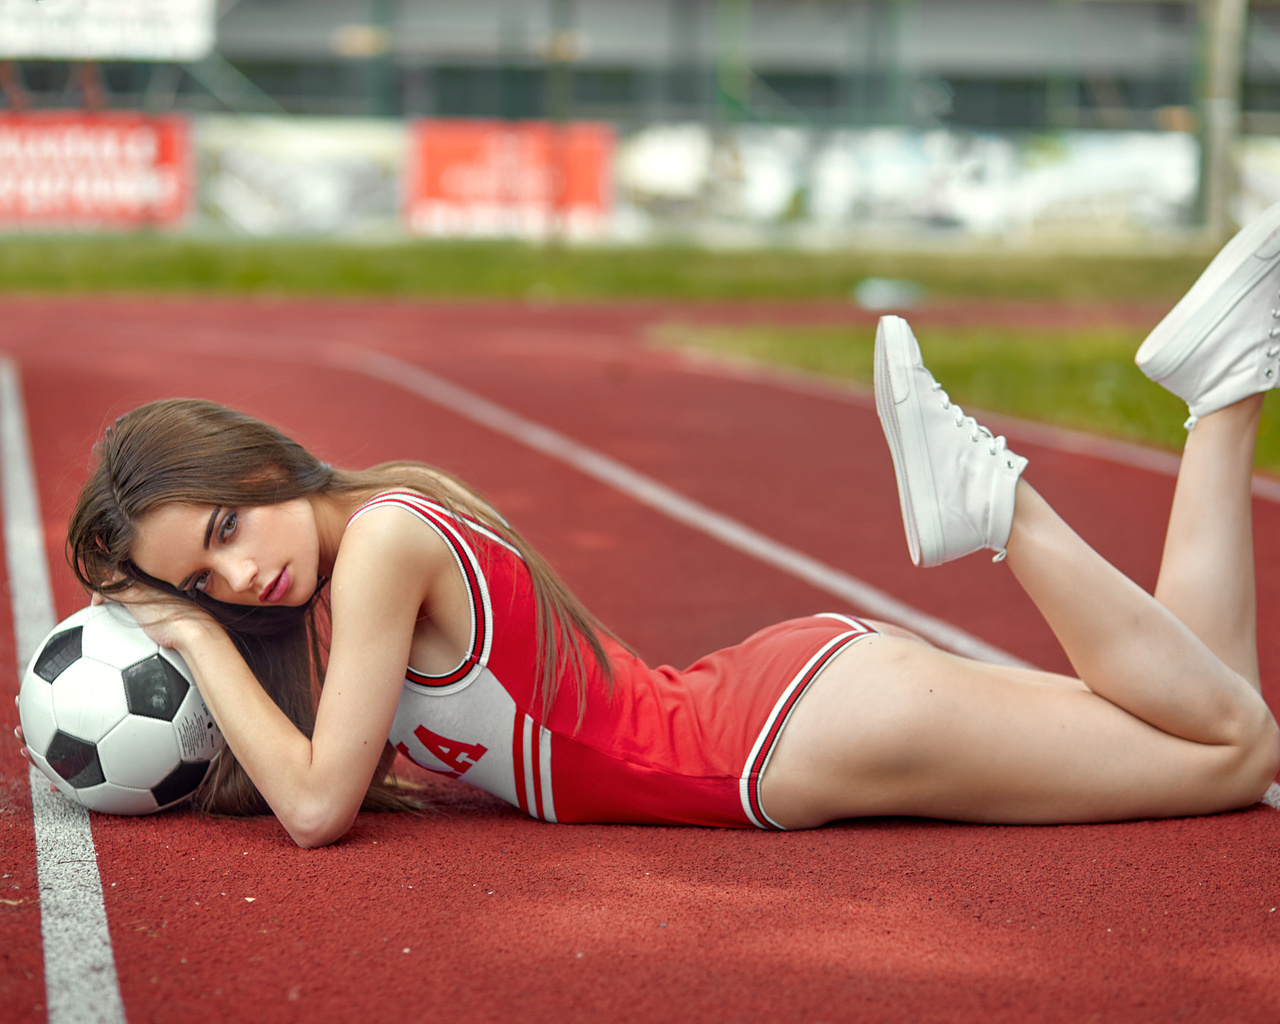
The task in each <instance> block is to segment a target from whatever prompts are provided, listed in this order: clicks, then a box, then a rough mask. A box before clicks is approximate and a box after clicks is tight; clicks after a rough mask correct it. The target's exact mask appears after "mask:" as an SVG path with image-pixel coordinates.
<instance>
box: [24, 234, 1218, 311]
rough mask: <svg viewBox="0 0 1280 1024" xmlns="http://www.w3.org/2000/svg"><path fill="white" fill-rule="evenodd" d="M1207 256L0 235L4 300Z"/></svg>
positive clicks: (1116, 280)
mask: <svg viewBox="0 0 1280 1024" xmlns="http://www.w3.org/2000/svg"><path fill="white" fill-rule="evenodd" d="M1205 260H1206V254H1204V253H1198V252H1180V253H1175V254H1170V255H1158V256H1150V255H1148V256H1122V255H1105V256H1098V255H1094V256H1085V255H1054V254H1049V253H1027V252H1010V251H1007V250H993V251H990V252H978V253H974V252H968V251H966V252H957V253H949V252H915V253H908V252H898V251H895V252H870V251H862V250H842V251H839V252H807V251H782V250H750V251H737V250H735V251H729V252H721V251H710V250H706V249H698V248H693V247H675V246H671V247H660V246H659V247H636V248H578V247H572V248H571V247H565V246H555V245H546V246H537V245H523V244H517V243H508V242H405V243H387V244H377V245H373V244H363V245H352V244H344V243H339V242H331V241H324V240H270V241H239V240H225V239H223V240H215V239H203V238H191V237H181V236H171V235H162V234H151V235H146V234H144V235H91V236H40V237H32V236H21V235H18V236H7V237H0V292H45V293H48V292H73V291H74V292H85V291H90V292H103V291H124V292H225V293H233V294H245V293H254V294H259V293H271V294H286V295H287V294H299V295H341V296H361V295H379V296H416V297H436V298H475V299H516V300H522V299H526V298H529V297H537V298H540V299H543V300H547V299H553V300H561V301H579V300H602V299H693V300H716V299H718V300H738V301H750V300H814V299H824V300H836V301H844V300H846V299H847V297H848V295H849V291H850V289H851V288H852V286H853V285H855V284H856V283H857V282H858V281H861V280H862V279H864V278H866V277H895V278H908V279H910V280H913V281H916V282H918V283H920V284H921V285H923V286H924V288H925V290H926V293H927V294H928V295H929V296H930V297H934V298H957V297H962V298H975V299H978V298H982V299H990V298H1003V299H1024V300H1025V299H1041V300H1063V301H1077V302H1115V301H1130V300H1142V299H1150V300H1171V299H1175V298H1176V297H1177V296H1178V295H1180V294H1182V292H1183V291H1185V290H1186V288H1187V287H1188V286H1189V285H1190V283H1191V282H1192V281H1193V280H1195V277H1196V276H1197V274H1198V273H1199V272H1200V270H1201V269H1202V268H1203V266H1204V263H1205Z"/></svg>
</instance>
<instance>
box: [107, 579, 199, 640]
mask: <svg viewBox="0 0 1280 1024" xmlns="http://www.w3.org/2000/svg"><path fill="white" fill-rule="evenodd" d="M108 600H110V601H118V602H119V603H120V604H122V605H124V606H125V607H126V608H128V609H129V612H130V614H132V615H133V617H134V618H135V619H137V621H138V625H139V626H141V627H142V630H143V632H145V633H146V634H147V636H149V637H150V638H151V639H152V640H154V641H155V642H156V643H157V644H159V645H160V646H161V647H166V648H168V649H170V650H174V651H178V653H179V654H181V653H182V649H183V647H184V645H185V643H186V642H187V640H188V639H189V638H190V637H191V635H192V630H201V629H208V628H210V627H212V628H214V629H221V627H220V626H219V625H218V623H217V621H216V620H215V619H214V618H213V616H211V615H210V614H209V613H208V612H206V611H205V610H204V609H202V608H200V607H199V606H198V605H197V604H196V603H195V602H194V601H188V600H187V599H186V598H182V597H175V596H174V595H173V594H166V593H164V592H163V591H160V590H155V589H153V588H151V587H148V586H144V585H143V584H141V583H134V584H132V585H131V586H129V587H128V588H126V589H125V590H122V591H119V592H117V593H115V594H112V595H111V597H110V598H107V597H104V596H103V595H102V594H99V593H96V592H95V593H94V595H93V597H92V598H91V599H90V603H91V604H95V605H98V604H102V603H103V602H104V601H108Z"/></svg>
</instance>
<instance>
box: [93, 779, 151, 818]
mask: <svg viewBox="0 0 1280 1024" xmlns="http://www.w3.org/2000/svg"><path fill="white" fill-rule="evenodd" d="M75 799H78V800H79V801H80V802H81V803H83V804H84V805H85V806H86V807H87V808H89V810H91V811H101V812H102V813H103V814H152V813H154V812H155V811H157V810H159V807H158V806H157V804H156V798H155V797H153V796H152V795H151V792H150V790H146V789H125V788H124V787H123V786H113V785H112V784H111V783H109V782H104V783H103V784H102V785H100V786H90V787H89V788H88V789H82V790H79V791H78V792H77V793H76V796H75Z"/></svg>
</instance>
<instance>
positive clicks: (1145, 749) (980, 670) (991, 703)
mask: <svg viewBox="0 0 1280 1024" xmlns="http://www.w3.org/2000/svg"><path fill="white" fill-rule="evenodd" d="M1006 550H1007V562H1008V565H1009V567H1010V568H1011V569H1012V570H1013V572H1014V574H1015V575H1016V576H1017V577H1018V579H1019V581H1020V582H1021V583H1022V585H1023V587H1024V588H1025V589H1026V591H1027V593H1028V594H1029V595H1030V596H1031V598H1032V600H1033V601H1034V602H1035V603H1036V605H1037V606H1038V607H1039V609H1040V611H1041V612H1042V614H1043V615H1044V617H1045V619H1046V620H1047V621H1048V623H1049V625H1050V626H1051V627H1052V628H1053V630H1054V632H1055V633H1056V634H1057V636H1058V638H1059V641H1060V642H1061V643H1062V645H1063V648H1064V649H1065V650H1066V652H1067V654H1068V656H1069V657H1070V658H1071V660H1072V663H1073V665H1074V666H1075V668H1076V670H1077V672H1078V673H1079V675H1080V680H1071V679H1067V678H1064V677H1060V676H1053V675H1049V674H1047V673H1038V672H1034V671H1030V670H1019V669H1010V668H1006V667H1003V666H993V665H986V664H982V663H979V662H974V661H970V660H968V659H964V658H960V657H957V656H955V655H952V654H949V653H947V652H945V651H939V650H936V649H933V648H930V647H927V646H925V645H923V644H920V643H917V642H914V641H912V640H909V639H903V638H900V637H871V638H867V639H865V640H862V641H859V642H857V643H855V644H853V645H852V646H851V647H850V648H848V649H847V650H846V651H844V652H843V653H842V654H841V655H840V656H839V657H838V658H837V659H836V660H835V662H834V663H833V664H832V665H831V666H830V667H829V668H828V669H827V670H826V671H824V673H823V674H822V676H820V677H819V679H818V680H817V681H816V682H815V683H814V685H813V687H812V688H811V690H810V692H809V693H808V694H806V696H805V698H804V700H802V701H801V702H800V703H799V705H798V707H797V708H796V711H795V713H794V714H793V716H792V719H791V721H790V722H789V723H788V724H787V727H786V729H785V730H784V731H783V734H782V737H781V739H780V741H779V743H778V746H777V748H776V750H775V753H774V756H773V758H772V760H771V761H770V763H769V766H768V769H767V770H766V773H765V777H764V780H763V783H762V799H763V802H764V806H765V808H766V810H767V811H768V813H769V814H770V815H771V816H773V817H774V819H775V820H776V821H778V822H779V823H780V824H782V825H784V826H787V827H804V826H812V825H818V824H822V823H823V822H826V821H832V820H836V819H839V818H845V817H855V816H861V815H874V814H908V815H927V816H933V817H943V818H953V819H959V820H966V821H990V822H1006V823H1045V822H1070V821H1106V820H1116V819H1123V818H1134V817H1159V816H1169V815H1183V814H1202V813H1210V812H1214V811H1221V810H1227V809H1229V808H1233V807H1240V806H1245V805H1247V804H1250V803H1252V802H1254V801H1256V800H1257V799H1258V798H1259V797H1260V796H1261V794H1262V793H1263V792H1264V791H1265V790H1266V788H1267V786H1268V785H1269V784H1270V782H1271V780H1272V778H1273V777H1274V775H1275V772H1276V770H1277V762H1278V760H1280V733H1278V732H1277V729H1276V725H1275V721H1274V719H1273V718H1272V717H1271V714H1270V712H1269V711H1268V709H1267V707H1266V705H1265V704H1264V703H1263V701H1262V699H1261V697H1260V695H1259V694H1258V693H1257V691H1256V690H1255V689H1254V688H1253V686H1252V685H1251V684H1250V682H1249V681H1247V680H1245V679H1244V678H1243V677H1242V676H1241V675H1239V674H1238V673H1237V672H1235V671H1233V670H1232V669H1230V668H1229V667H1227V666H1226V665H1225V664H1223V662H1222V661H1221V660H1220V659H1219V658H1218V657H1217V656H1216V655H1215V654H1214V653H1213V652H1212V651H1211V650H1210V649H1209V648H1208V647H1207V646H1206V645H1205V644H1204V642H1203V641H1201V640H1200V639H1199V638H1198V637H1197V636H1196V635H1195V634H1194V633H1193V632H1192V631H1191V630H1190V628H1188V627H1187V626H1186V625H1185V624H1184V623H1183V622H1181V621H1180V620H1179V619H1178V618H1177V617H1176V616H1175V615H1174V614H1173V613H1172V612H1170V611H1169V610H1168V609H1167V608H1165V607H1164V606H1163V605H1162V604H1160V603H1159V602H1158V601H1156V600H1155V599H1154V598H1153V597H1152V596H1151V595H1150V594H1148V593H1146V592H1145V591H1144V590H1142V589H1141V588H1140V587H1138V586H1137V585H1136V584H1134V583H1132V582H1131V581H1130V580H1129V579H1127V578H1126V577H1125V576H1124V575H1123V574H1122V573H1120V572H1119V571H1118V570H1116V569H1115V568H1113V567H1112V566H1111V565H1110V564H1109V563H1108V562H1106V561H1105V560H1104V559H1103V558H1102V557H1101V556H1100V555H1098V554H1097V553H1096V552H1094V551H1093V550H1092V549H1091V548H1090V547H1089V546H1088V545H1087V544H1085V542H1084V541H1083V540H1081V539H1080V538H1079V537H1078V536H1077V535H1076V534H1075V533H1074V531H1072V530H1071V529H1070V527H1068V526H1067V525H1066V524H1065V523H1064V522H1063V521H1062V520H1061V519H1060V518H1059V517H1058V516H1057V515H1056V513H1054V511H1053V510H1052V509H1051V508H1050V507H1049V506H1048V504H1047V503H1045V501H1044V500H1043V499H1042V498H1041V497H1040V496H1039V495H1038V494H1037V493H1036V492H1035V491H1034V490H1033V489H1032V488H1031V487H1030V486H1029V485H1027V484H1026V483H1025V482H1022V481H1020V482H1019V484H1018V494H1017V509H1016V512H1015V515H1014V519H1013V526H1012V531H1011V534H1010V537H1009V540H1008V544H1007V548H1006Z"/></svg>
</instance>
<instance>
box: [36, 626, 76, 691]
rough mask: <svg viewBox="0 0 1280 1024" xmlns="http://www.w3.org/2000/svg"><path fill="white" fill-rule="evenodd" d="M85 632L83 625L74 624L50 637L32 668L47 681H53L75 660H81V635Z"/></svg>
mask: <svg viewBox="0 0 1280 1024" xmlns="http://www.w3.org/2000/svg"><path fill="white" fill-rule="evenodd" d="M83 632H84V630H83V628H82V627H81V626H74V627H72V628H71V629H65V630H63V631H62V632H61V633H55V634H54V635H53V636H51V637H49V640H48V642H47V643H46V644H45V645H44V647H42V648H41V649H40V653H39V654H37V655H36V661H35V665H33V666H32V669H31V670H32V671H33V672H34V673H35V674H36V675H37V676H39V677H40V678H41V679H43V680H44V681H45V682H46V683H51V682H53V681H54V680H55V679H57V678H58V676H60V675H62V673H63V672H65V671H66V670H67V668H68V667H69V666H70V665H71V664H72V663H73V662H76V661H79V660H80V637H81V634H82V633H83Z"/></svg>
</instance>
